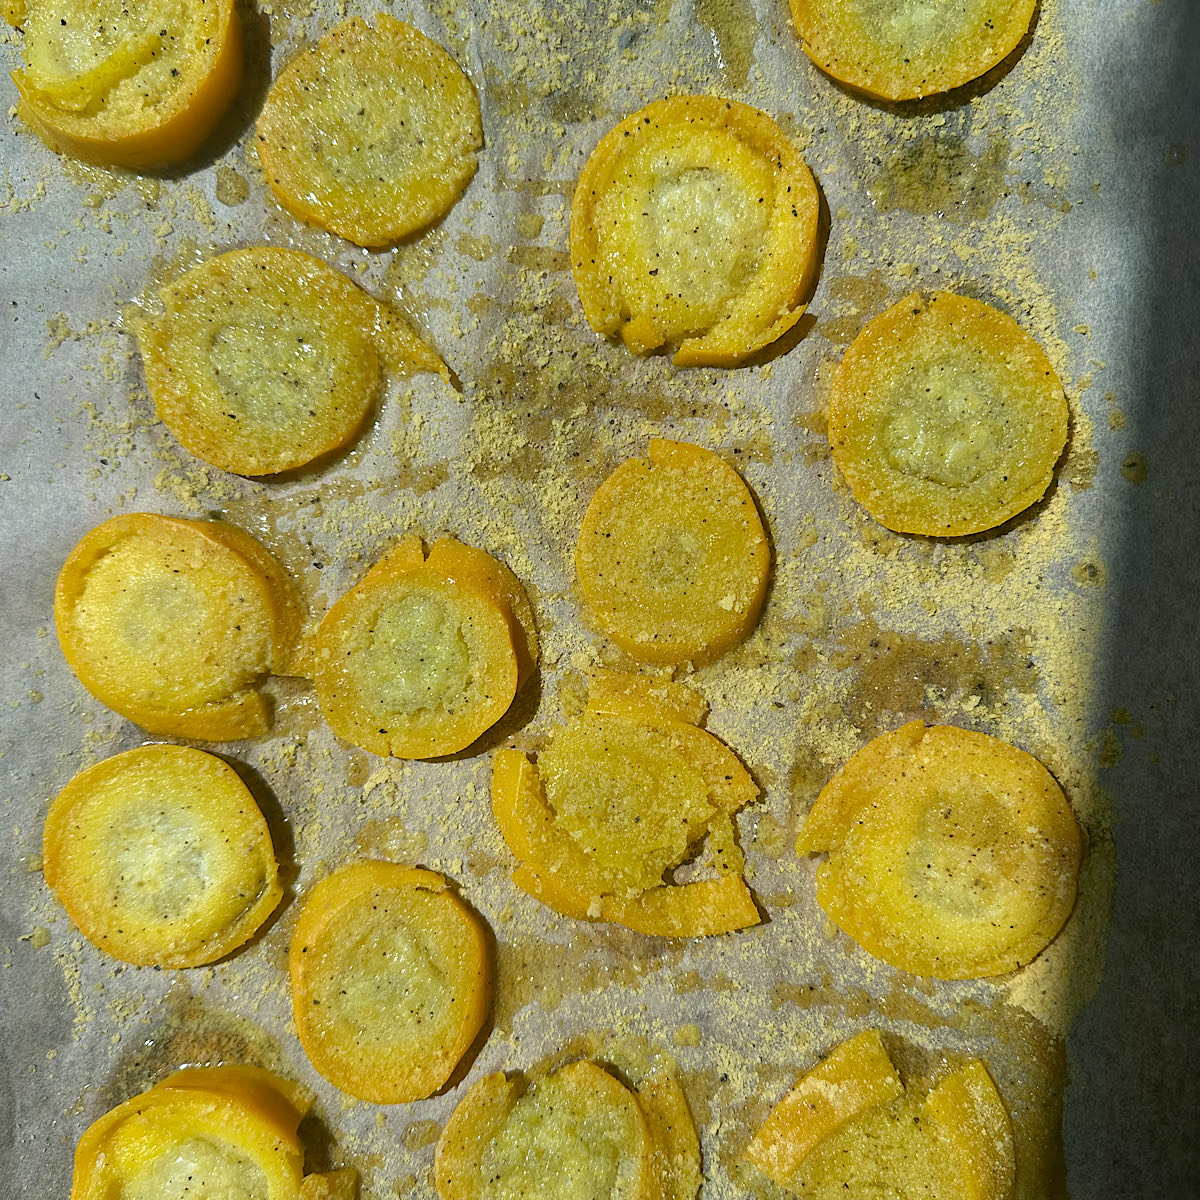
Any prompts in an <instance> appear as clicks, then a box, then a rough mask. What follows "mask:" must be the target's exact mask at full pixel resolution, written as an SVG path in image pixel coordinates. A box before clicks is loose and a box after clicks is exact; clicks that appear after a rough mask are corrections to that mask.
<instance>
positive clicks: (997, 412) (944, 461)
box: [878, 355, 1023, 491]
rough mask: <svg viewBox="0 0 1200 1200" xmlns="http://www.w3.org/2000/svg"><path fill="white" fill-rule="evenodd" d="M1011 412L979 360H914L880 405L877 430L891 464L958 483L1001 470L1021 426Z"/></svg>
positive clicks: (945, 482)
mask: <svg viewBox="0 0 1200 1200" xmlns="http://www.w3.org/2000/svg"><path fill="white" fill-rule="evenodd" d="M1013 416H1014V413H1013V412H1012V410H1011V408H1010V407H1009V406H1006V405H1005V404H1004V401H1003V398H1002V393H1001V391H1000V389H999V387H998V385H997V381H996V380H994V379H992V378H991V377H990V372H987V371H985V370H984V369H983V364H982V363H981V362H980V361H979V360H978V359H974V358H970V357H967V356H965V355H959V356H955V357H951V358H947V359H945V360H943V361H940V362H937V363H932V364H923V365H921V366H918V367H915V368H914V369H913V370H911V371H909V372H907V373H906V374H905V375H904V376H903V377H902V378H901V379H900V380H898V381H897V384H896V387H895V389H894V391H893V393H892V395H891V396H890V397H889V398H888V400H887V401H886V402H885V403H884V405H883V416H882V419H881V422H880V428H879V435H878V436H879V441H880V444H881V446H882V447H883V450H884V454H885V456H886V459H887V462H888V465H889V466H890V467H891V468H892V469H893V470H895V471H897V472H899V473H900V474H902V475H907V476H910V477H916V478H919V479H924V480H926V481H928V482H929V483H936V484H941V485H942V486H943V487H949V488H963V487H968V486H970V485H971V484H973V483H976V482H977V481H978V480H980V479H983V478H986V477H988V476H993V475H1000V476H1003V475H1004V474H1005V471H1004V463H1005V460H1006V457H1008V456H1010V455H1011V454H1012V448H1013V442H1014V435H1015V434H1018V433H1020V432H1023V431H1021V430H1015V429H1013V428H1012V427H1011V425H1010V422H1011V420H1012V417H1013ZM1003 482H1004V481H1003V479H999V480H997V481H996V483H997V486H1000V485H1002V484H1003ZM1009 490H1010V491H1011V490H1013V489H1012V488H1010V489H1009Z"/></svg>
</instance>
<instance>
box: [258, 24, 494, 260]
mask: <svg viewBox="0 0 1200 1200" xmlns="http://www.w3.org/2000/svg"><path fill="white" fill-rule="evenodd" d="M482 145H483V131H482V126H481V125H480V116H479V98H478V96H476V94H475V88H474V87H473V86H472V84H471V81H470V80H469V79H468V78H467V77H466V75H464V74H463V72H462V70H461V68H460V67H459V65H458V64H457V63H456V62H455V61H454V59H453V58H451V56H450V55H449V54H448V53H447V52H446V51H445V50H443V49H442V47H441V46H439V45H438V44H437V43H436V42H432V41H430V40H429V38H427V37H426V36H425V35H424V34H423V33H421V32H420V31H419V30H416V29H414V28H413V27H412V26H411V25H406V24H405V23H404V22H403V21H398V20H396V18H395V17H392V16H389V15H388V14H387V13H379V14H378V15H377V16H376V18H375V28H374V29H372V28H371V26H370V25H368V24H367V22H366V21H365V20H363V18H362V17H351V18H350V20H348V21H343V22H342V23H341V24H340V25H336V26H334V28H333V29H331V30H330V31H329V32H328V33H326V34H325V36H324V37H323V38H321V40H320V41H319V42H318V43H317V44H316V45H315V46H312V47H310V48H309V49H307V50H304V51H302V52H301V54H300V55H298V56H297V57H296V58H294V59H293V60H292V61H291V62H290V63H288V65H287V66H286V67H285V68H284V69H283V71H282V72H281V73H280V75H279V78H278V79H276V80H275V83H274V84H273V85H272V87H271V90H270V92H269V93H268V94H267V101H266V104H265V105H264V106H263V111H262V115H261V116H260V117H259V119H258V138H257V146H258V156H259V158H260V159H261V160H262V165H263V170H264V171H266V173H267V181H268V182H269V183H270V185H271V190H272V191H273V192H274V193H275V196H276V198H277V199H278V200H279V203H280V204H282V205H283V206H284V208H286V209H287V210H288V211H289V212H291V213H292V214H293V215H295V216H297V217H299V218H300V220H302V221H306V222H308V223H309V224H310V225H317V226H319V227H320V228H322V229H328V230H330V231H331V232H332V233H339V234H341V235H342V237H344V238H348V239H349V240H350V241H352V242H355V243H357V244H358V245H360V246H367V247H371V248H377V247H382V246H387V245H389V244H391V243H392V242H395V241H397V240H398V239H400V238H402V237H405V236H407V235H408V234H410V233H413V232H415V231H416V230H418V229H422V228H424V227H425V226H426V225H428V224H430V223H431V222H433V221H436V220H437V219H438V218H439V217H441V216H442V215H443V214H445V213H446V212H448V211H449V210H450V208H451V206H452V205H453V204H454V202H455V200H457V199H458V197H459V196H460V195H461V194H462V192H463V189H464V188H465V187H466V186H467V184H468V183H469V182H470V181H471V178H472V176H473V175H474V174H475V167H476V157H475V152H476V151H477V150H478V149H479V148H480V147H481V146H482Z"/></svg>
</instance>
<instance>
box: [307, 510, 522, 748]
mask: <svg viewBox="0 0 1200 1200" xmlns="http://www.w3.org/2000/svg"><path fill="white" fill-rule="evenodd" d="M537 653H538V642H537V630H536V628H535V626H534V619H533V609H532V607H531V605H530V603H529V598H528V596H526V594H525V589H524V588H523V587H522V586H521V583H520V581H519V580H518V579H517V577H516V576H515V575H513V573H512V572H511V571H510V570H509V569H508V568H507V567H506V566H504V564H503V563H500V562H498V561H497V560H496V559H494V558H492V556H491V555H490V554H486V553H485V552H484V551H482V550H477V549H475V548H474V547H472V546H464V545H463V544H462V543H461V542H458V541H455V540H454V538H450V537H442V538H439V539H438V540H437V541H436V542H435V543H434V545H433V549H432V550H430V551H429V556H428V558H426V556H425V551H424V547H423V545H422V542H421V539H420V538H419V537H417V536H416V535H415V534H410V535H409V536H408V537H406V538H404V539H403V540H402V541H401V542H400V544H399V545H398V546H397V547H396V548H395V549H394V550H392V551H391V552H390V553H389V554H387V555H385V556H384V557H383V558H382V559H380V561H379V562H377V563H376V564H375V566H373V567H372V568H371V570H370V571H368V572H367V574H366V575H365V576H364V577H363V579H362V581H361V582H360V583H359V584H358V585H357V586H356V587H355V588H354V589H353V590H352V591H350V592H347V593H346V595H344V596H343V597H342V598H341V599H340V600H339V601H338V602H337V603H336V604H335V605H334V606H333V607H332V608H331V609H330V610H329V612H328V613H327V614H326V616H325V619H324V620H323V621H322V622H321V626H320V628H319V629H318V631H317V638H316V676H315V683H316V688H317V701H318V703H319V704H320V706H321V711H322V713H324V714H325V719H326V720H327V721H328V722H329V724H330V726H331V727H332V728H333V731H334V732H335V733H336V734H338V736H339V737H343V738H345V739H346V740H347V741H348V742H352V743H353V744H354V745H355V746H359V747H361V748H362V749H364V750H369V751H371V752H372V753H373V754H391V755H394V756H395V757H397V758H434V757H437V756H438V755H442V754H453V753H456V752H457V751H459V750H463V749H465V748H466V747H467V746H469V745H470V744H471V743H472V742H473V741H475V739H476V738H478V737H479V736H480V735H481V734H483V733H485V732H486V731H487V730H488V729H490V728H491V727H492V726H493V725H494V724H495V723H496V722H497V721H498V720H500V718H501V717H502V716H504V714H505V712H507V711H508V707H509V705H510V704H511V703H512V701H513V697H514V696H515V695H516V694H517V692H518V690H519V689H520V688H521V686H522V684H523V683H524V682H525V680H526V679H527V678H528V677H529V675H530V674H531V673H532V671H533V669H534V667H535V666H536V664H537Z"/></svg>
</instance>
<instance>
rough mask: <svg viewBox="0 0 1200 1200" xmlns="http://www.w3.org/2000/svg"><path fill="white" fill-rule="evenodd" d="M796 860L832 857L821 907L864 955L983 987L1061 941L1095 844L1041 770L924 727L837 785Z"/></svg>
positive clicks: (877, 747)
mask: <svg viewBox="0 0 1200 1200" xmlns="http://www.w3.org/2000/svg"><path fill="white" fill-rule="evenodd" d="M796 850H797V852H798V853H800V854H816V853H820V852H827V853H828V855H829V858H828V860H827V861H826V862H824V863H822V864H821V865H820V866H819V867H818V868H817V900H818V901H819V903H820V905H821V907H822V908H823V909H824V910H825V911H826V913H828V914H829V916H830V918H832V920H833V921H834V922H835V924H837V926H838V927H839V928H840V929H842V930H843V931H844V932H846V933H848V934H849V935H850V937H852V938H853V939H854V940H855V941H856V942H858V944H859V945H860V946H862V947H863V948H864V949H866V950H868V951H869V952H870V953H871V954H874V955H875V956H876V957H877V958H882V959H883V960H884V961H885V962H889V963H891V964H892V965H893V966H896V967H900V968H901V969H902V970H905V971H911V972H913V973H914V974H916V975H930V976H933V977H934V978H937V979H974V978H978V977H981V976H987V975H1001V974H1004V973H1005V972H1007V971H1014V970H1016V969H1017V968H1018V967H1020V966H1023V965H1024V964H1025V963H1027V962H1030V961H1031V960H1032V959H1033V958H1035V957H1036V956H1037V955H1038V954H1040V953H1041V951H1042V950H1043V949H1045V947H1046V946H1047V945H1048V944H1049V943H1050V941H1051V940H1053V938H1054V936H1055V935H1056V934H1057V933H1058V931H1059V930H1060V929H1061V928H1062V926H1063V924H1064V923H1065V922H1066V920H1067V917H1068V916H1070V914H1071V909H1072V908H1073V907H1074V904H1075V887H1076V877H1077V875H1078V871H1079V862H1080V856H1081V853H1082V834H1081V833H1080V829H1079V825H1078V824H1077V823H1076V820H1075V816H1074V814H1073V813H1072V811H1071V806H1070V804H1068V802H1067V798H1066V797H1065V796H1064V795H1063V793H1062V789H1061V788H1060V787H1059V786H1058V784H1057V783H1055V781H1054V778H1053V777H1052V776H1051V774H1050V772H1049V771H1047V770H1046V768H1045V767H1043V766H1042V765H1041V763H1039V762H1038V761H1037V760H1036V759H1035V758H1033V757H1031V756H1030V755H1028V754H1026V753H1025V752H1024V751H1022V750H1018V749H1016V747H1014V746H1010V745H1008V744H1007V743H1005V742H1001V741H998V740H997V739H996V738H991V737H987V736H986V735H984V734H982V733H973V732H971V731H970V730H966V729H957V728H955V727H953V726H949V725H934V726H931V727H928V728H927V727H926V726H925V724H924V722H922V721H912V722H910V723H909V724H907V725H904V726H902V727H901V728H900V729H897V730H896V731H895V732H894V733H886V734H884V735H883V736H882V737H878V738H876V739H875V740H874V741H872V742H869V743H868V744H867V745H866V746H864V747H863V748H862V749H861V750H860V751H859V752H858V753H857V754H855V755H854V757H853V758H851V759H850V761H849V762H847V763H846V765H845V766H843V767H842V769H841V770H840V771H839V772H838V773H837V774H836V775H835V776H834V777H833V779H831V780H830V781H829V783H828V784H826V785H825V788H824V790H823V791H822V792H821V794H820V796H818V797H817V801H816V803H815V804H814V805H813V808H812V811H811V812H810V813H809V815H808V818H807V820H806V821H805V823H804V828H803V829H802V830H801V832H800V837H799V840H798V841H797V843H796Z"/></svg>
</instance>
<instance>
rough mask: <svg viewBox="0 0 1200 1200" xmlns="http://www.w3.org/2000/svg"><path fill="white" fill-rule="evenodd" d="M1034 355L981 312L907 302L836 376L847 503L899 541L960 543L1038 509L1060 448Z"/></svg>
mask: <svg viewBox="0 0 1200 1200" xmlns="http://www.w3.org/2000/svg"><path fill="white" fill-rule="evenodd" d="M1067 420H1068V416H1067V401H1066V397H1065V396H1064V395H1063V389H1062V384H1061V383H1060V382H1059V379H1058V376H1057V375H1056V374H1055V372H1054V368H1053V367H1052V366H1051V364H1050V361H1049V359H1047V358H1046V355H1045V354H1044V353H1043V352H1042V350H1041V347H1039V346H1038V344H1037V343H1036V342H1035V341H1034V340H1033V339H1032V338H1031V337H1030V336H1029V335H1028V334H1027V333H1025V332H1024V330H1022V329H1021V327H1020V326H1019V325H1018V324H1017V323H1016V322H1015V321H1014V320H1013V319H1012V318H1011V317H1008V316H1006V315H1005V314H1004V313H1002V312H998V311H997V310H996V309H994V308H990V307H989V306H988V305H986V304H982V303H980V301H978V300H972V299H970V298H969V297H967V296H957V295H954V294H953V293H951V292H937V293H935V294H934V295H933V296H932V297H931V298H930V299H929V300H928V301H925V300H923V299H922V298H921V297H920V296H918V295H912V296H907V297H906V298H905V299H903V300H901V301H900V303H899V304H896V305H893V306H892V307H891V308H889V309H888V310H887V311H886V312H885V313H883V314H882V315H881V316H878V317H876V318H875V319H874V320H873V321H871V322H870V323H869V324H868V325H867V326H866V328H865V329H863V331H862V332H861V333H860V334H859V335H858V337H856V338H855V339H854V341H853V342H852V343H851V345H850V347H849V348H848V349H847V351H846V353H845V355H844V356H843V357H842V361H841V363H840V364H839V365H838V369H837V371H836V373H835V375H834V379H833V388H832V391H831V393H830V397H829V445H830V448H831V450H832V452H833V460H834V462H835V463H837V465H838V469H839V470H840V471H841V472H842V474H843V475H844V476H845V477H846V482H847V483H849V485H850V490H851V491H852V492H853V493H854V498H855V499H856V500H857V501H858V502H859V504H861V505H862V506H863V508H865V509H866V510H867V512H869V513H870V514H871V516H873V517H874V518H875V520H877V521H879V522H880V524H882V525H886V526H887V527H888V528H889V529H894V530H895V531H896V532H898V533H921V534H927V535H929V536H933V537H956V536H958V535H961V534H967V533H979V532H981V531H982V530H985V529H991V528H993V527H995V526H996V525H1001V524H1003V523H1004V522H1005V521H1007V520H1008V519H1009V518H1010V517H1014V516H1016V515H1017V513H1019V512H1022V511H1023V510H1024V509H1026V508H1028V507H1029V506H1030V505H1031V504H1033V503H1034V502H1035V501H1037V500H1040V499H1041V497H1042V495H1043V494H1044V493H1045V491H1046V488H1047V487H1049V486H1050V480H1051V479H1052V478H1053V475H1054V465H1055V463H1056V462H1057V461H1058V459H1059V457H1060V456H1061V454H1062V451H1063V447H1064V446H1065V445H1066V441H1067Z"/></svg>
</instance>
